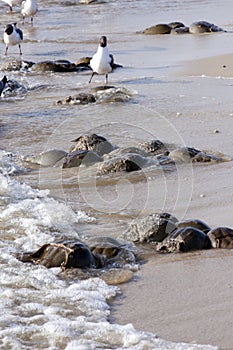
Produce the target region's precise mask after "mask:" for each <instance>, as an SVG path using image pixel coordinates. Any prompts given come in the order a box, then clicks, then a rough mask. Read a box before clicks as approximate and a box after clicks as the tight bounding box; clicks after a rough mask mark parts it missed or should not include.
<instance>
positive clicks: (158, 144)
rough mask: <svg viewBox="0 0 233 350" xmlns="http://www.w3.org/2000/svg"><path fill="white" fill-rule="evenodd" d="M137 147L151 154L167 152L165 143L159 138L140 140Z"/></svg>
mask: <svg viewBox="0 0 233 350" xmlns="http://www.w3.org/2000/svg"><path fill="white" fill-rule="evenodd" d="M139 147H140V148H142V149H143V150H145V151H146V152H148V153H152V154H153V155H157V154H168V153H169V152H168V150H167V147H166V146H165V144H164V143H163V142H162V141H160V140H151V141H146V142H140V143H139Z"/></svg>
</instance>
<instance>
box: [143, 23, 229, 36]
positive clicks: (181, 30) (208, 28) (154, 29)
mask: <svg viewBox="0 0 233 350" xmlns="http://www.w3.org/2000/svg"><path fill="white" fill-rule="evenodd" d="M215 32H224V30H223V29H222V28H220V27H218V26H217V25H215V24H213V23H209V22H206V21H198V22H194V23H192V24H191V25H190V26H186V25H185V24H184V23H182V22H171V23H158V24H156V25H153V26H151V27H149V28H146V29H144V30H143V31H142V33H143V34H148V35H150V34H187V33H191V34H203V33H215Z"/></svg>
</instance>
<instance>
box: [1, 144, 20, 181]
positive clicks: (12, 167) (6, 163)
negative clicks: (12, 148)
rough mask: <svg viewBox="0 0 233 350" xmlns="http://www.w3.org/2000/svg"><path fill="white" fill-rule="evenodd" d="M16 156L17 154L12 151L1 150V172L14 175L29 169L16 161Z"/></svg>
mask: <svg viewBox="0 0 233 350" xmlns="http://www.w3.org/2000/svg"><path fill="white" fill-rule="evenodd" d="M15 157H16V156H15V155H14V154H12V153H10V152H7V151H4V150H0V173H3V174H8V175H13V174H17V173H24V172H26V171H27V169H25V168H24V167H23V166H22V165H19V164H17V162H15Z"/></svg>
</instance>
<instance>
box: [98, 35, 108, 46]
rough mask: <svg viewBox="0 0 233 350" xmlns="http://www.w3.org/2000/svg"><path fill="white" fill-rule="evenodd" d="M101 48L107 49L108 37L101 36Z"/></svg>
mask: <svg viewBox="0 0 233 350" xmlns="http://www.w3.org/2000/svg"><path fill="white" fill-rule="evenodd" d="M100 46H101V47H106V46H107V37H106V36H101V38H100Z"/></svg>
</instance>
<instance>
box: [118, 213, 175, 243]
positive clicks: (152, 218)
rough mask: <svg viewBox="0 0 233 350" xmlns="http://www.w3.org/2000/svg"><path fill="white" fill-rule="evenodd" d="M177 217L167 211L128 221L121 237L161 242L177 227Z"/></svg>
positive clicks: (141, 241) (134, 240)
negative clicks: (128, 223)
mask: <svg viewBox="0 0 233 350" xmlns="http://www.w3.org/2000/svg"><path fill="white" fill-rule="evenodd" d="M177 222H178V220H177V218H176V217H174V216H173V215H171V214H168V213H155V214H151V215H148V216H146V217H143V218H137V219H135V220H133V221H132V222H131V223H130V226H129V229H128V230H126V231H125V232H123V234H122V237H123V238H124V239H126V240H129V241H132V242H139V243H144V242H154V243H157V242H162V241H163V240H164V239H165V237H167V236H168V235H169V234H171V233H172V232H174V231H175V230H176V229H177V226H176V223H177Z"/></svg>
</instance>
